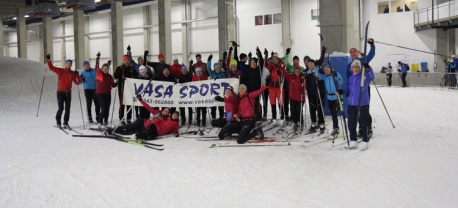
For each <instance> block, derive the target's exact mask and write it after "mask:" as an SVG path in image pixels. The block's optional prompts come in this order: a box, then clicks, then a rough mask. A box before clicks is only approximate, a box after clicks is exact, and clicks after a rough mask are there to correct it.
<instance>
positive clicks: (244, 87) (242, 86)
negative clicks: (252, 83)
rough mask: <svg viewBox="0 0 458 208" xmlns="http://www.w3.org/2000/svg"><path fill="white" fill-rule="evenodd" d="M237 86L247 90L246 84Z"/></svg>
mask: <svg viewBox="0 0 458 208" xmlns="http://www.w3.org/2000/svg"><path fill="white" fill-rule="evenodd" d="M239 88H242V89H245V90H247V88H246V85H244V84H241V85H239Z"/></svg>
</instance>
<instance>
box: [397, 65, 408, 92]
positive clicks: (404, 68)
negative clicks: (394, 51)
mask: <svg viewBox="0 0 458 208" xmlns="http://www.w3.org/2000/svg"><path fill="white" fill-rule="evenodd" d="M398 66H399V67H401V69H398V71H399V72H401V80H402V87H407V81H406V77H407V71H409V69H408V68H407V64H406V63H402V62H400V61H398Z"/></svg>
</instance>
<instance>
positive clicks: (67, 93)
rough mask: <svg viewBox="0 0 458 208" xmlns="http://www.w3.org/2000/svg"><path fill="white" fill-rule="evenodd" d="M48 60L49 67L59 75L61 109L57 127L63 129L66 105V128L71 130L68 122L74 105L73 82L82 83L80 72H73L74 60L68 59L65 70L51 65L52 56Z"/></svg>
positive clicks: (58, 97)
mask: <svg viewBox="0 0 458 208" xmlns="http://www.w3.org/2000/svg"><path fill="white" fill-rule="evenodd" d="M46 60H48V67H49V69H50V70H51V71H53V72H54V73H56V74H57V106H58V107H59V109H58V110H57V113H56V127H57V128H62V127H61V117H62V112H63V111H64V105H65V114H64V128H70V126H69V125H68V120H69V119H70V106H71V103H72V82H74V83H75V84H76V85H78V83H79V82H80V80H79V76H78V71H76V70H75V71H74V72H73V71H72V70H71V68H72V63H73V62H72V60H70V59H68V60H67V61H66V62H65V68H64V69H62V68H57V67H54V66H53V65H52V63H51V55H50V54H48V55H46Z"/></svg>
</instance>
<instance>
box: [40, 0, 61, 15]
mask: <svg viewBox="0 0 458 208" xmlns="http://www.w3.org/2000/svg"><path fill="white" fill-rule="evenodd" d="M33 16H35V17H56V16H60V9H59V6H58V5H57V3H56V2H48V1H46V2H41V3H38V4H37V5H36V6H35V8H33Z"/></svg>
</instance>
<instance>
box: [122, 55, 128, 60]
mask: <svg viewBox="0 0 458 208" xmlns="http://www.w3.org/2000/svg"><path fill="white" fill-rule="evenodd" d="M128 60H130V57H129V56H128V55H124V56H123V57H122V61H128Z"/></svg>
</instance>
